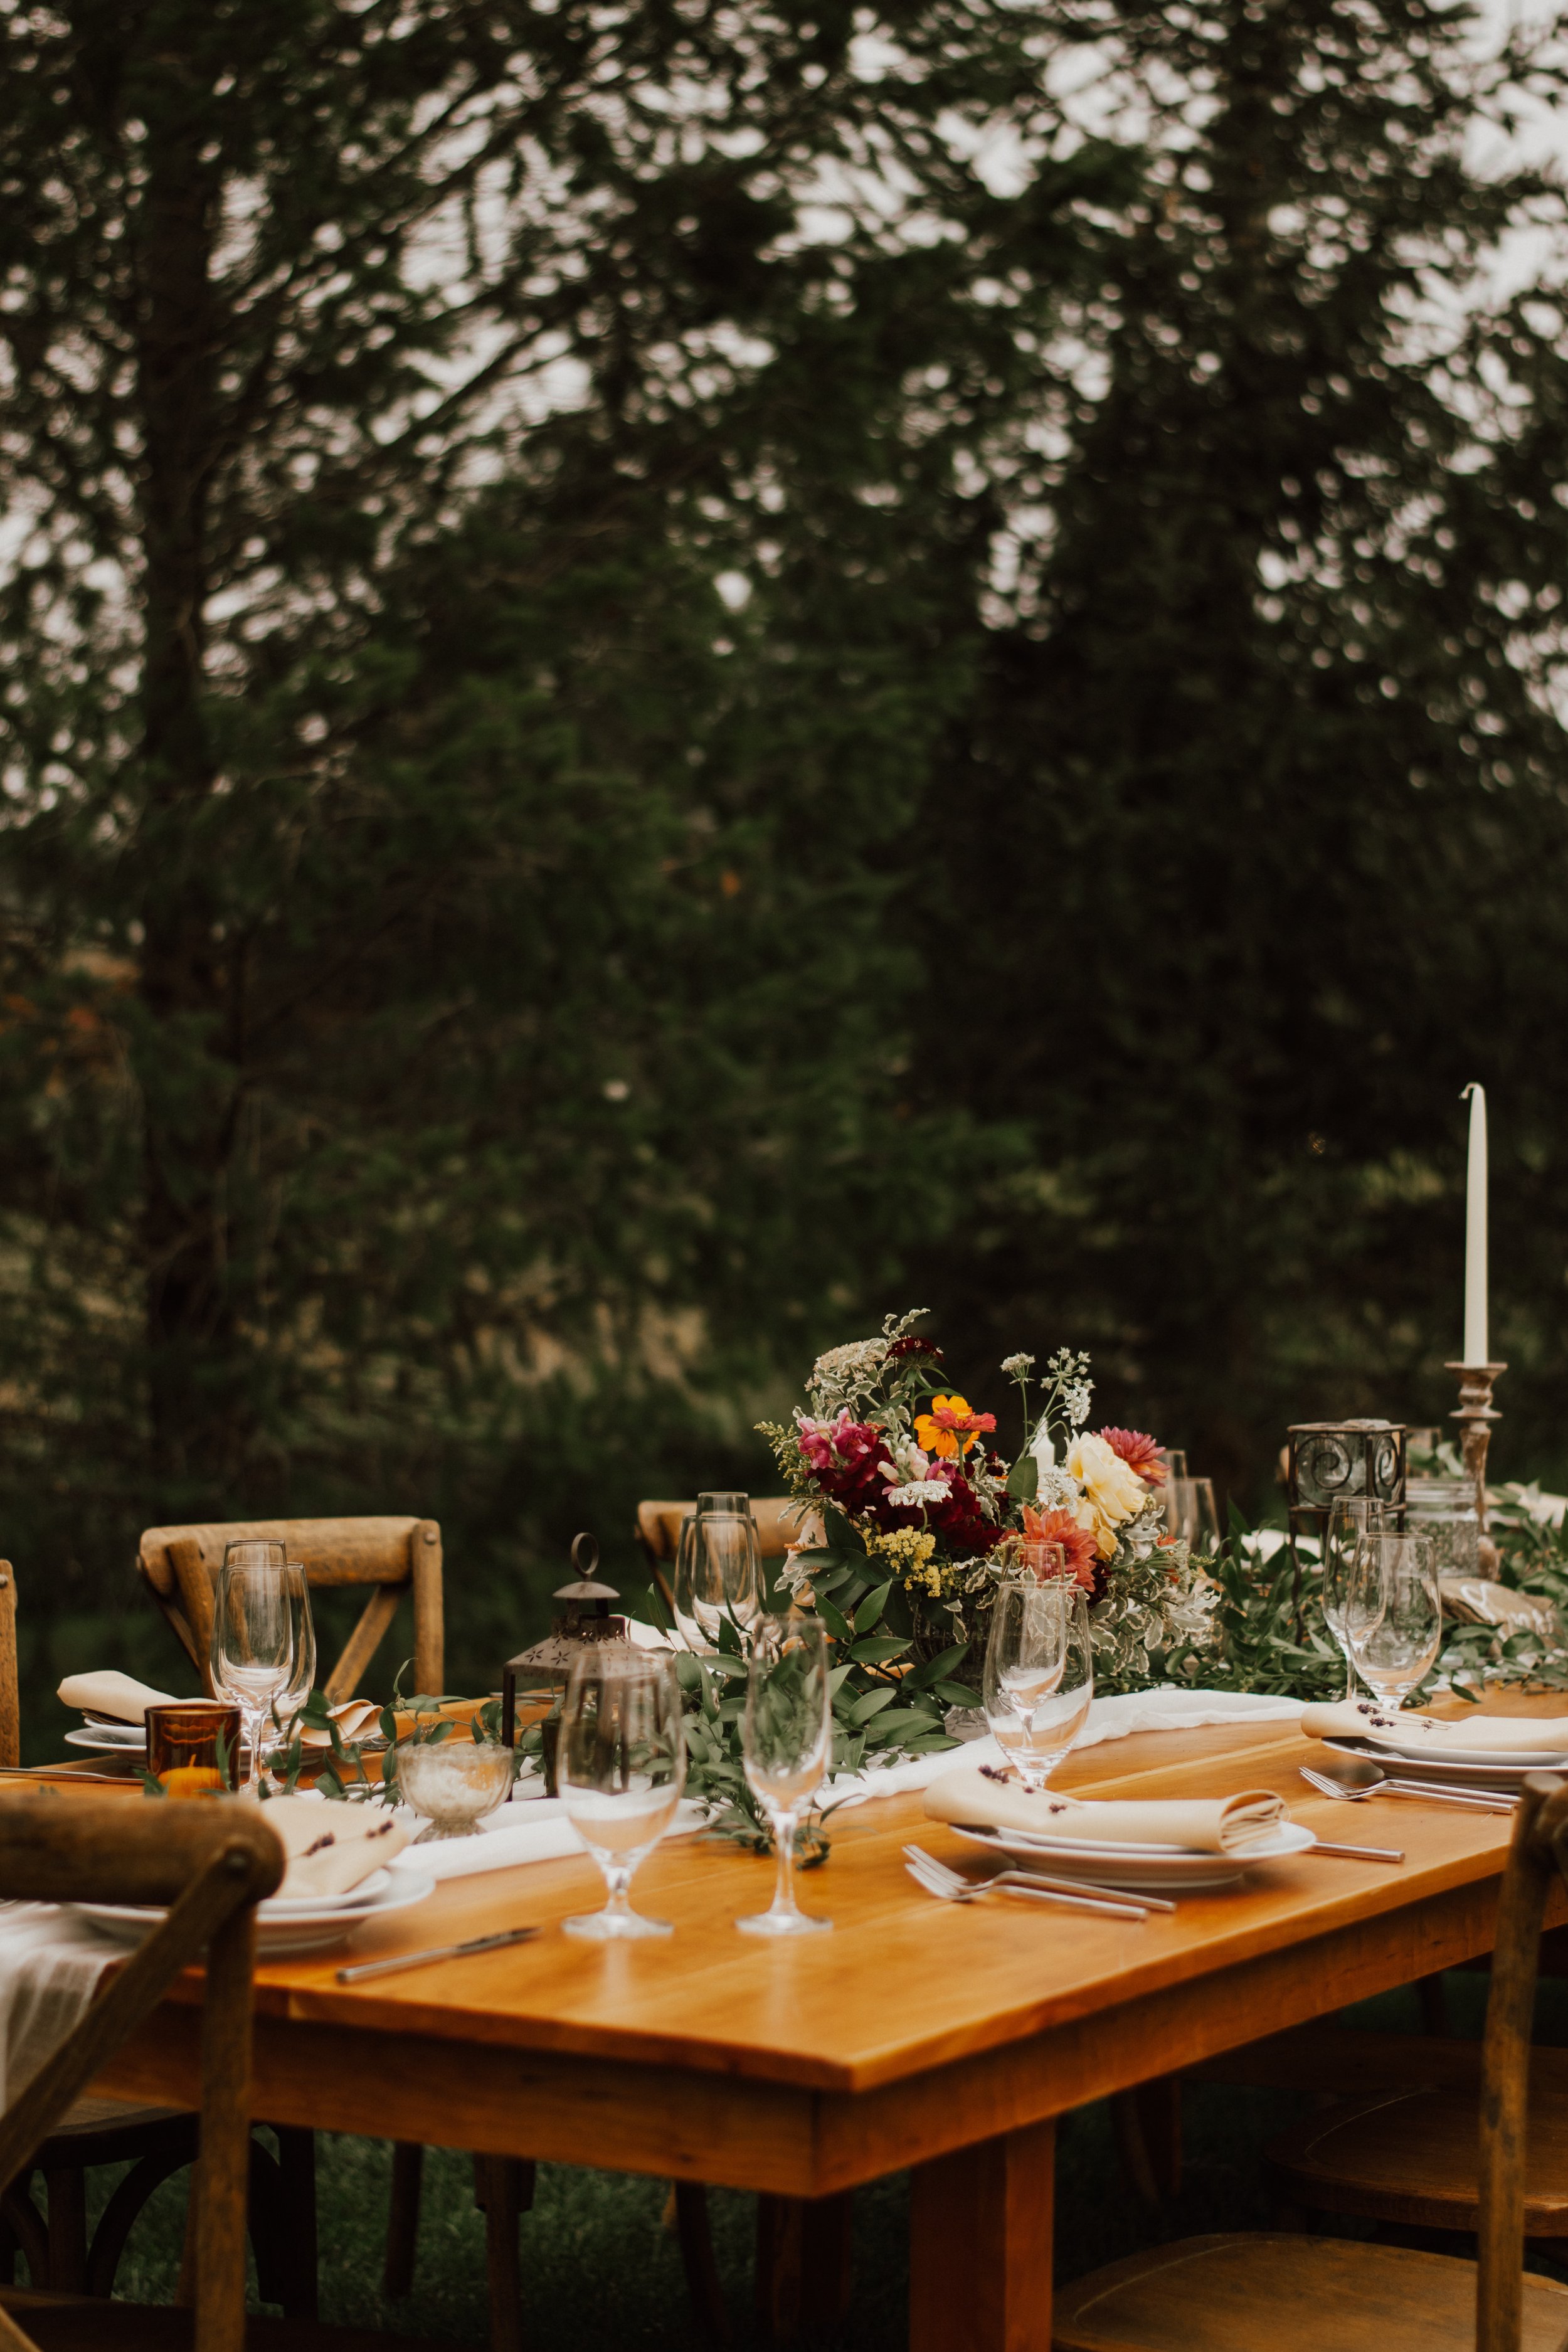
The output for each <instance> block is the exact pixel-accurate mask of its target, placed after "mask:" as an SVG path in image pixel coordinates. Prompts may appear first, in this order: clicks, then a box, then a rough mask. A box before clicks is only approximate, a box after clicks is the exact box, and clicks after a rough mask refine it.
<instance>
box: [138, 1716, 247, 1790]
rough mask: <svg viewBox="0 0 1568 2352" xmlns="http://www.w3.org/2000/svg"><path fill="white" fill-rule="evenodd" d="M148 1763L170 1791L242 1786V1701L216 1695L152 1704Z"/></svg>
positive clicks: (149, 1723) (154, 1777) (148, 1727)
mask: <svg viewBox="0 0 1568 2352" xmlns="http://www.w3.org/2000/svg"><path fill="white" fill-rule="evenodd" d="M147 1769H148V1771H149V1773H150V1774H151V1775H152V1777H153V1780H156V1781H157V1783H158V1786H159V1787H160V1788H161V1789H162V1790H163V1794H164V1795H165V1797H212V1796H219V1795H222V1794H224V1793H225V1792H226V1790H233V1789H237V1788H238V1786H239V1709H238V1707H237V1706H229V1704H228V1702H227V1701H226V1699H211V1698H192V1699H176V1700H174V1702H172V1703H171V1704H170V1705H169V1706H150V1707H149V1708H148V1710H147Z"/></svg>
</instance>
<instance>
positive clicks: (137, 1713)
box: [59, 1671, 178, 1723]
mask: <svg viewBox="0 0 1568 2352" xmlns="http://www.w3.org/2000/svg"><path fill="white" fill-rule="evenodd" d="M59 1696H60V1697H61V1699H62V1700H63V1701H64V1703H65V1705H66V1706H79V1707H80V1709H81V1710H82V1713H83V1714H84V1715H103V1716H108V1717H109V1718H110V1721H111V1722H114V1723H142V1722H144V1721H145V1719H146V1715H147V1709H148V1708H149V1707H150V1706H176V1705H177V1704H178V1701H177V1700H175V1699H174V1696H173V1695H172V1694H171V1693H170V1692H168V1691H161V1690H151V1689H149V1687H148V1685H146V1684H145V1683H139V1682H137V1681H136V1679H135V1677H134V1676H133V1675H120V1674H114V1673H112V1672H109V1671H105V1672H104V1673H102V1674H94V1675H67V1676H66V1678H65V1680H64V1682H63V1683H62V1684H61V1685H60V1688H59Z"/></svg>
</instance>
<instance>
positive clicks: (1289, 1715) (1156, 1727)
mask: <svg viewBox="0 0 1568 2352" xmlns="http://www.w3.org/2000/svg"><path fill="white" fill-rule="evenodd" d="M1300 1712H1301V1702H1300V1699H1297V1698H1259V1697H1257V1696H1254V1695H1253V1693H1252V1692H1250V1691H1205V1690H1187V1689H1184V1688H1176V1687H1173V1688H1170V1689H1165V1690H1152V1691H1125V1692H1123V1693H1121V1695H1120V1696H1117V1697H1115V1698H1097V1699H1092V1700H1091V1701H1090V1702H1089V1720H1088V1722H1087V1723H1086V1724H1085V1725H1084V1727H1083V1729H1082V1730H1081V1731H1080V1732H1079V1736H1078V1738H1076V1739H1075V1740H1074V1742H1073V1752H1074V1754H1075V1755H1076V1754H1077V1752H1078V1750H1079V1748H1098V1747H1099V1746H1100V1744H1101V1742H1102V1741H1105V1740H1108V1739H1128V1738H1131V1735H1132V1734H1133V1733H1134V1732H1135V1731H1191V1730H1194V1729H1195V1728H1196V1727H1198V1726H1199V1725H1200V1724H1205V1723H1289V1722H1291V1721H1292V1720H1294V1718H1295V1717H1298V1716H1299V1715H1300ZM1002 1760H1003V1758H1002V1751H1001V1749H1000V1748H998V1747H997V1745H996V1742H995V1741H994V1739H991V1738H984V1739H974V1740H968V1741H966V1742H965V1744H964V1745H963V1747H962V1748H941V1749H939V1750H938V1751H937V1753H936V1754H935V1755H933V1756H912V1757H910V1759H909V1761H908V1762H907V1763H904V1764H868V1765H866V1766H865V1767H864V1768H863V1769H861V1770H860V1771H858V1772H840V1773H837V1775H836V1776H835V1778H834V1779H833V1780H830V1781H829V1782H828V1784H827V1787H826V1790H825V1791H824V1793H823V1802H824V1803H825V1804H829V1805H837V1804H850V1805H858V1804H864V1803H865V1801H867V1799H868V1798H869V1797H894V1796H897V1795H898V1794H899V1793H900V1790H906V1789H928V1788H930V1786H931V1782H932V1781H933V1780H940V1779H941V1777H942V1774H943V1773H944V1772H951V1771H952V1769H953V1768H954V1766H955V1765H958V1764H961V1763H962V1764H970V1765H981V1764H1000V1763H1001V1762H1002Z"/></svg>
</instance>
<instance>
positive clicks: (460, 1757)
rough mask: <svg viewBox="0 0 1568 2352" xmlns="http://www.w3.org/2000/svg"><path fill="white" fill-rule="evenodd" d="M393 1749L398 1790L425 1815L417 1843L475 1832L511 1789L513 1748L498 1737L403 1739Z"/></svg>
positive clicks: (416, 1809) (468, 1835)
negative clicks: (504, 1746)
mask: <svg viewBox="0 0 1568 2352" xmlns="http://www.w3.org/2000/svg"><path fill="white" fill-rule="evenodd" d="M395 1752H396V1756H397V1789H398V1794H399V1795H400V1796H401V1797H402V1799H403V1801H404V1802H405V1804H407V1805H410V1806H412V1808H413V1810H414V1811H416V1813H423V1814H424V1815H425V1817H426V1826H425V1827H424V1829H422V1830H421V1831H420V1832H419V1834H418V1836H417V1837H416V1839H415V1841H414V1843H415V1844H416V1845H426V1844H428V1843H433V1842H434V1841H435V1840H436V1839H437V1838H460V1837H474V1836H476V1835H477V1834H478V1832H479V1823H480V1822H482V1821H483V1820H485V1818H486V1817H487V1815H489V1814H490V1813H493V1812H494V1811H495V1810H496V1807H497V1806H498V1805H502V1804H504V1803H505V1802H506V1800H507V1798H508V1796H509V1795H510V1791H511V1780H512V1761H513V1758H512V1750H511V1749H510V1748H503V1747H502V1746H501V1745H500V1742H499V1740H489V1739H474V1740H469V1739H400V1740H399V1741H398V1743H397V1748H396V1751H395Z"/></svg>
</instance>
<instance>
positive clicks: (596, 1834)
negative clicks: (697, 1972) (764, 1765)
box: [555, 1642, 686, 1939]
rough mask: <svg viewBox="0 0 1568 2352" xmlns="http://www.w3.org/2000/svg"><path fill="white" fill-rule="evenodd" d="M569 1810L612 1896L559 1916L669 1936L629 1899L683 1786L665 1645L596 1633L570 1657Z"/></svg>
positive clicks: (566, 1705)
mask: <svg viewBox="0 0 1568 2352" xmlns="http://www.w3.org/2000/svg"><path fill="white" fill-rule="evenodd" d="M555 1784H556V1787H557V1789H558V1790H559V1791H560V1793H561V1797H562V1800H563V1803H564V1806H565V1809H566V1818H567V1820H568V1821H569V1822H571V1824H572V1826H573V1828H574V1830H575V1831H576V1832H577V1834H578V1836H579V1837H580V1838H581V1839H582V1841H583V1843H584V1845H585V1846H586V1847H587V1849H588V1851H589V1853H591V1854H592V1855H593V1857H594V1859H595V1862H596V1863H597V1864H598V1865H599V1868H600V1869H601V1870H602V1871H603V1872H604V1874H605V1885H606V1886H607V1887H608V1889H609V1901H608V1902H607V1903H606V1904H605V1907H604V1909H603V1910H602V1911H590V1912H585V1913H583V1914H581V1915H580V1916H577V1917H576V1918H572V1919H568V1920H566V1921H565V1922H564V1923H563V1924H564V1927H565V1930H566V1933H567V1934H568V1935H569V1936H587V1937H594V1938H595V1939H605V1938H609V1937H634V1936H668V1935H669V1934H670V1932H671V1930H670V1927H669V1924H668V1921H667V1920H664V1919H647V1918H645V1917H644V1916H643V1915H642V1913H641V1912H639V1911H634V1910H633V1909H632V1907H631V1903H630V1900H629V1894H630V1888H631V1883H632V1878H633V1875H634V1874H635V1873H636V1871H637V1865H638V1864H639V1863H641V1862H642V1861H643V1860H644V1859H645V1857H646V1856H647V1855H648V1854H650V1853H652V1852H653V1849H654V1847H655V1846H656V1845H657V1844H658V1842H659V1839H660V1838H661V1837H662V1836H663V1835H664V1833H665V1832H666V1830H667V1829H668V1827H669V1825H670V1823H671V1822H672V1821H673V1820H674V1819H675V1813H676V1808H677V1806H678V1805H679V1802H680V1791H681V1790H682V1789H683V1788H684V1787H685V1785H686V1729H685V1726H684V1725H683V1723H682V1721H681V1715H680V1685H679V1682H678V1680H677V1679H676V1673H675V1660H674V1658H673V1657H672V1656H671V1655H669V1654H668V1653H664V1654H660V1653H659V1652H658V1651H656V1650H638V1649H635V1648H634V1647H633V1646H632V1644H631V1643H629V1642H595V1643H594V1644H593V1646H592V1647H591V1648H590V1649H588V1650H586V1651H584V1654H583V1655H582V1656H581V1657H580V1658H578V1659H577V1660H576V1661H575V1663H574V1665H573V1668H572V1674H571V1678H570V1680H569V1681H568V1683H567V1685H566V1696H565V1699H564V1701H563V1706H562V1709H561V1724H560V1728H559V1730H558V1732H557V1734H556V1743H555Z"/></svg>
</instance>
